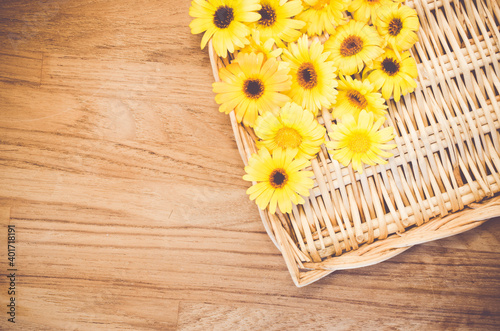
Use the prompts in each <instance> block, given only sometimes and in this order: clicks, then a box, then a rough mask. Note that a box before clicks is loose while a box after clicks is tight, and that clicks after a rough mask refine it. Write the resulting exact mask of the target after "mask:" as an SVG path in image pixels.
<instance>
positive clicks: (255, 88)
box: [243, 79, 264, 99]
mask: <svg viewBox="0 0 500 331" xmlns="http://www.w3.org/2000/svg"><path fill="white" fill-rule="evenodd" d="M243 92H245V95H246V96H247V98H250V99H258V98H260V97H261V96H262V94H264V84H262V81H261V80H260V79H247V80H246V81H245V83H243Z"/></svg>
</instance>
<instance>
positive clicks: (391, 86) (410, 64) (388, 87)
mask: <svg viewBox="0 0 500 331" xmlns="http://www.w3.org/2000/svg"><path fill="white" fill-rule="evenodd" d="M363 74H364V73H363ZM364 76H365V77H366V79H368V80H369V81H370V82H372V83H373V85H375V88H376V89H377V90H379V89H380V88H382V96H383V97H384V98H385V99H387V100H388V99H389V98H390V97H391V94H392V95H394V100H395V101H396V102H398V101H399V99H400V98H401V95H406V94H407V93H411V92H413V90H415V88H416V87H417V83H416V82H415V78H417V76H418V71H417V63H416V62H415V59H414V58H413V57H411V55H410V52H408V51H405V52H403V53H401V60H399V59H398V57H397V56H396V54H395V53H394V52H393V51H392V50H390V49H386V51H385V54H384V55H383V56H381V57H380V58H379V59H378V60H377V61H375V62H374V63H373V71H371V72H370V73H369V74H364Z"/></svg>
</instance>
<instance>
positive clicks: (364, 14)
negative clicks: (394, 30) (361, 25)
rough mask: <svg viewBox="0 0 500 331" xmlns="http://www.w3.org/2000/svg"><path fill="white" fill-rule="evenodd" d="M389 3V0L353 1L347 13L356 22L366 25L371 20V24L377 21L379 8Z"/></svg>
mask: <svg viewBox="0 0 500 331" xmlns="http://www.w3.org/2000/svg"><path fill="white" fill-rule="evenodd" d="M402 1H404V0H402ZM390 3H392V2H391V0H353V1H352V2H351V4H350V5H349V12H351V13H352V17H353V18H354V19H355V20H356V21H361V22H366V23H368V21H369V20H370V19H371V21H372V23H373V22H375V20H376V19H377V13H378V10H379V8H380V6H383V5H387V4H390Z"/></svg>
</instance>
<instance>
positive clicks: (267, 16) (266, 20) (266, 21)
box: [258, 5, 276, 26]
mask: <svg viewBox="0 0 500 331" xmlns="http://www.w3.org/2000/svg"><path fill="white" fill-rule="evenodd" d="M259 14H260V16H261V18H260V20H259V22H258V23H259V24H260V25H264V26H272V25H273V24H274V22H276V12H275V11H274V9H273V7H271V6H269V5H262V9H261V10H259Z"/></svg>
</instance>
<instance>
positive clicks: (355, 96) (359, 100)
mask: <svg viewBox="0 0 500 331" xmlns="http://www.w3.org/2000/svg"><path fill="white" fill-rule="evenodd" d="M347 98H348V99H349V102H350V103H351V104H352V105H353V106H355V107H357V108H359V109H365V108H366V105H367V104H368V102H367V101H366V99H365V97H364V96H363V95H362V94H361V93H359V92H358V91H356V90H350V91H347Z"/></svg>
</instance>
